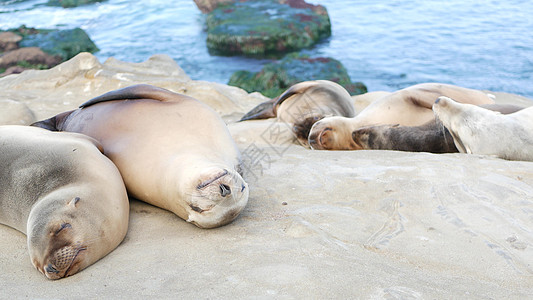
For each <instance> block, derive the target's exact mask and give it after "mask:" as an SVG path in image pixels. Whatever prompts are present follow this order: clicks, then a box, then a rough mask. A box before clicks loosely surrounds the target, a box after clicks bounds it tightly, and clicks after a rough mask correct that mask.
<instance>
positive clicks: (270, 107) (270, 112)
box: [239, 98, 276, 122]
mask: <svg viewBox="0 0 533 300" xmlns="http://www.w3.org/2000/svg"><path fill="white" fill-rule="evenodd" d="M275 100H276V98H274V99H271V100H268V101H265V102H263V103H260V104H259V105H257V106H256V107H254V108H252V110H250V111H249V112H247V113H246V114H245V115H244V116H243V117H242V118H241V119H240V120H239V122H241V121H246V120H259V119H268V118H273V117H275V116H276V114H275V113H274V103H275Z"/></svg>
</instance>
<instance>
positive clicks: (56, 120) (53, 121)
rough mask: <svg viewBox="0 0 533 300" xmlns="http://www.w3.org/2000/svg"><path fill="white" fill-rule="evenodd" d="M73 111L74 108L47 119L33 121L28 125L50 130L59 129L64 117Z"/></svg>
mask: <svg viewBox="0 0 533 300" xmlns="http://www.w3.org/2000/svg"><path fill="white" fill-rule="evenodd" d="M73 111H74V110H70V111H66V112H63V113H60V114H58V115H55V116H53V117H51V118H49V119H46V120H41V121H37V122H34V123H32V124H30V126H34V127H40V128H44V129H47V130H50V131H61V130H62V129H61V127H62V126H63V123H64V122H65V119H66V118H67V117H68V116H70V114H71V113H72V112H73Z"/></svg>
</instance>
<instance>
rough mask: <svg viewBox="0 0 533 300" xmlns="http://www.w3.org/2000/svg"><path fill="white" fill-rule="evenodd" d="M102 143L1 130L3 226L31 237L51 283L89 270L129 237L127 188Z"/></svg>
mask: <svg viewBox="0 0 533 300" xmlns="http://www.w3.org/2000/svg"><path fill="white" fill-rule="evenodd" d="M97 146H99V144H98V142H97V141H95V140H93V139H92V138H90V137H87V136H84V135H81V134H76V133H58V132H50V131H48V130H44V129H41V128H35V127H30V126H18V125H4V126H0V186H1V187H2V188H1V189H0V208H1V209H0V223H2V224H5V225H7V226H10V227H13V228H15V229H17V230H19V231H21V232H23V233H24V234H26V235H27V237H28V239H27V240H28V250H29V253H30V258H31V261H32V263H33V265H34V266H35V268H37V270H39V271H40V272H41V273H43V274H44V275H46V277H48V278H49V279H59V278H63V277H66V276H70V275H73V274H75V273H77V272H78V271H80V270H82V269H84V268H86V267H87V266H89V265H91V264H93V263H94V262H96V261H97V260H99V259H100V258H102V257H103V256H105V255H106V254H108V253H109V252H111V251H112V250H113V249H115V248H116V247H117V246H118V245H119V244H120V242H121V241H122V240H123V239H124V236H125V235H126V231H127V229H128V216H129V202H128V196H127V193H126V188H125V187H124V183H123V182H122V178H121V177H120V173H119V172H118V170H117V168H116V167H115V165H114V164H113V163H112V162H111V161H110V160H109V159H108V158H107V157H105V156H104V155H103V154H102V153H101V152H100V150H99V149H98V148H97Z"/></svg>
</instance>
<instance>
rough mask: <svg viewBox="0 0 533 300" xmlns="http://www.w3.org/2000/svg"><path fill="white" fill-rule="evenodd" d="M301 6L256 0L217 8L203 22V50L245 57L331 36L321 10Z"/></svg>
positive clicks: (274, 52) (299, 46) (295, 47)
mask: <svg viewBox="0 0 533 300" xmlns="http://www.w3.org/2000/svg"><path fill="white" fill-rule="evenodd" d="M302 3H305V2H303V1H288V2H287V3H286V4H280V3H279V2H278V1H275V0H257V1H239V2H235V3H232V4H227V5H221V6H218V7H217V8H216V9H214V10H213V11H212V12H211V13H209V15H208V17H207V20H206V22H207V47H208V48H209V49H210V51H212V52H213V53H215V54H223V55H241V54H242V55H249V56H269V55H280V54H282V53H286V52H290V51H295V50H298V49H302V48H306V47H310V46H312V45H313V44H315V43H316V42H317V41H319V40H320V39H322V38H324V37H328V36H330V35H331V25H330V21H329V16H328V14H327V11H326V9H325V8H323V7H321V6H314V5H307V6H306V5H301V4H302ZM291 4H292V5H291ZM317 7H320V8H317Z"/></svg>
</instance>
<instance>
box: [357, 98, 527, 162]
mask: <svg viewBox="0 0 533 300" xmlns="http://www.w3.org/2000/svg"><path fill="white" fill-rule="evenodd" d="M480 107H483V108H485V109H489V110H492V111H498V112H500V113H502V114H510V113H514V112H517V111H519V110H521V109H523V107H520V106H516V105H511V104H485V105H481V106H480ZM352 138H353V140H354V142H355V143H356V144H357V145H359V146H360V147H361V148H362V149H364V150H398V151H411V152H432V153H452V152H459V151H458V150H457V148H456V147H455V143H454V140H453V138H452V136H451V135H450V132H449V131H448V129H446V127H444V126H442V123H440V122H438V121H436V120H431V121H429V122H427V123H426V124H423V125H420V126H401V125H398V124H396V125H378V126H369V127H363V128H360V129H357V130H355V131H354V132H353V133H352Z"/></svg>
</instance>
